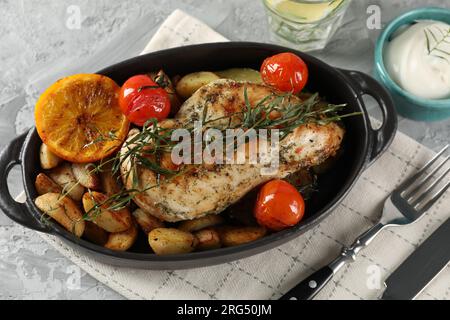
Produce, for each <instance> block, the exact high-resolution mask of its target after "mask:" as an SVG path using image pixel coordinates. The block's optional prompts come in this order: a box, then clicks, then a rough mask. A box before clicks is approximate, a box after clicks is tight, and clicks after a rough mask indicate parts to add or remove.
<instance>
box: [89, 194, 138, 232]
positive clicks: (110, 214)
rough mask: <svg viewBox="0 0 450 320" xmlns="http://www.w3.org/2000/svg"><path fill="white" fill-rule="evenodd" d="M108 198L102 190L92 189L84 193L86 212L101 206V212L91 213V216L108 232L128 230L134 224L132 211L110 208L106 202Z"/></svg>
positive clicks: (93, 220)
mask: <svg viewBox="0 0 450 320" xmlns="http://www.w3.org/2000/svg"><path fill="white" fill-rule="evenodd" d="M107 199H108V196H106V195H104V194H103V193H100V192H95V191H92V192H86V193H85V194H84V196H83V207H84V210H85V211H86V213H88V212H90V211H91V210H92V209H93V208H94V207H95V206H96V205H99V206H100V209H99V212H96V213H93V212H91V213H89V218H90V219H91V220H92V222H94V223H95V224H96V225H98V226H99V227H100V228H103V229H105V230H106V231H108V232H122V231H126V230H128V229H129V228H130V227H131V224H132V220H131V214H130V211H129V210H128V209H127V208H124V209H121V210H119V211H113V210H109V209H108V204H104V203H105V201H106V200H107ZM102 204H103V205H102Z"/></svg>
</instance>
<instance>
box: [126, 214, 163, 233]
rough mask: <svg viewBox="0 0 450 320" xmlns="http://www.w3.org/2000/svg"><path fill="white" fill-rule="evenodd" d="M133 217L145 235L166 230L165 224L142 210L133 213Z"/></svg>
mask: <svg viewBox="0 0 450 320" xmlns="http://www.w3.org/2000/svg"><path fill="white" fill-rule="evenodd" d="M133 217H134V218H135V219H136V222H137V223H138V225H139V226H140V227H141V229H142V231H144V232H145V234H148V233H149V232H150V231H152V230H153V229H156V228H164V222H162V221H161V220H159V219H158V218H156V217H154V216H152V215H151V214H149V213H147V212H145V211H144V210H142V209H140V208H138V209H136V210H134V211H133Z"/></svg>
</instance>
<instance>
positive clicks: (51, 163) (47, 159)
mask: <svg viewBox="0 0 450 320" xmlns="http://www.w3.org/2000/svg"><path fill="white" fill-rule="evenodd" d="M39 160H40V162H41V167H42V169H53V168H56V167H57V166H58V165H59V164H60V163H61V162H62V161H63V160H62V159H61V158H60V157H58V156H57V155H55V154H54V153H53V152H51V151H50V150H49V149H48V147H47V145H46V144H44V143H43V144H41V149H40V150H39Z"/></svg>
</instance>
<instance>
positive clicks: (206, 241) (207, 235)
mask: <svg viewBox="0 0 450 320" xmlns="http://www.w3.org/2000/svg"><path fill="white" fill-rule="evenodd" d="M194 235H195V236H196V237H197V240H198V244H197V248H196V249H197V250H199V251H204V250H212V249H218V248H220V247H221V246H222V243H221V241H220V236H219V233H218V232H217V231H216V230H215V229H213V228H208V229H203V230H200V231H197V232H195V233H194Z"/></svg>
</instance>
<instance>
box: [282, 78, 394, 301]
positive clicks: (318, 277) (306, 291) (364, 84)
mask: <svg viewBox="0 0 450 320" xmlns="http://www.w3.org/2000/svg"><path fill="white" fill-rule="evenodd" d="M341 71H342V73H344V75H345V76H347V77H348V78H349V80H350V81H352V82H353V84H354V85H355V87H356V88H357V89H358V98H361V97H362V95H364V94H368V95H370V96H372V97H373V98H374V99H375V100H376V101H377V102H378V104H379V106H380V108H381V112H382V114H383V123H382V124H381V127H380V128H379V129H376V130H375V129H370V130H371V139H372V141H371V145H372V149H371V151H370V154H369V163H372V162H373V161H375V160H376V159H377V158H378V157H379V156H380V155H381V154H382V153H383V152H384V151H385V150H386V149H387V147H389V145H390V144H391V142H392V139H393V138H394V136H395V132H396V131H397V114H396V111H395V108H394V102H393V101H392V98H391V96H390V95H389V93H388V92H387V91H386V89H384V88H383V87H382V86H381V84H379V83H378V82H377V81H376V80H375V79H373V78H372V77H370V76H368V75H366V74H364V73H362V72H358V71H349V70H341ZM345 257H347V255H346V251H345V249H344V251H343V253H342V255H341V256H340V257H339V258H338V259H336V260H335V261H333V262H332V263H331V264H329V265H328V266H325V267H323V268H321V269H319V270H318V271H316V272H314V273H313V274H312V275H311V276H309V277H308V278H306V279H304V280H303V281H302V282H300V283H299V284H298V285H296V286H295V287H294V288H292V289H291V290H290V291H289V292H288V293H286V294H285V295H284V296H282V297H281V298H280V299H281V300H310V299H312V298H314V297H315V296H316V295H317V294H318V293H319V292H320V290H322V288H323V287H324V286H325V285H326V284H327V283H328V282H329V281H330V280H331V279H332V278H333V275H334V274H335V273H336V272H337V270H339V269H340V267H341V266H342V259H343V258H345Z"/></svg>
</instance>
